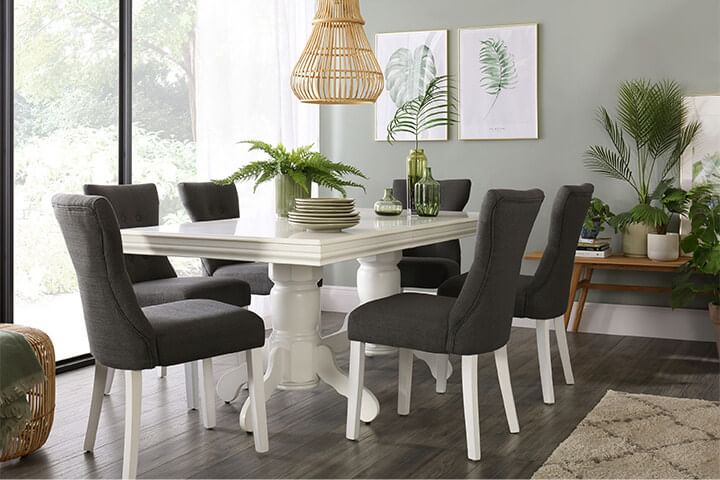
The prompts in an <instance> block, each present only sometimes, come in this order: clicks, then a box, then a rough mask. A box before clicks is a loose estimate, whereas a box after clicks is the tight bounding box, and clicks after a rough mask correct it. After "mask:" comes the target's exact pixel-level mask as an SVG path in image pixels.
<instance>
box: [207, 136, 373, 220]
mask: <svg viewBox="0 0 720 480" xmlns="http://www.w3.org/2000/svg"><path fill="white" fill-rule="evenodd" d="M240 143H248V144H250V145H251V147H250V151H253V150H260V151H262V152H265V153H266V154H267V156H268V157H270V158H269V159H265V160H257V161H254V162H250V163H248V164H247V165H245V166H243V167H241V168H239V169H238V170H237V171H236V172H235V173H233V174H232V175H230V176H228V177H226V178H224V179H222V180H216V182H217V183H221V184H230V183H234V182H240V181H246V180H254V181H255V186H254V187H253V191H255V190H256V189H257V187H258V186H259V185H260V184H262V183H264V182H267V181H270V180H272V179H275V212H276V213H277V215H278V216H280V217H287V214H288V212H289V211H290V210H292V209H293V208H294V207H295V199H296V198H309V197H310V185H311V183H312V182H315V183H317V184H318V185H319V186H321V187H325V188H328V189H330V190H335V191H337V192H340V194H342V196H343V197H345V196H347V191H346V188H347V187H356V188H362V189H363V191H364V190H365V187H364V186H363V185H362V184H359V183H356V182H353V181H351V180H347V179H346V178H345V177H346V176H347V175H355V176H357V177H360V178H364V179H367V177H366V176H365V175H364V174H363V173H362V172H361V171H360V170H359V169H357V168H355V167H353V166H352V165H348V164H346V163H339V162H333V161H330V160H328V159H327V158H326V157H325V156H324V155H323V154H321V153H319V152H314V151H312V147H313V146H312V145H306V146H304V147H298V148H296V149H294V150H290V151H288V150H287V149H286V148H285V146H283V145H282V144H278V145H277V146H272V145H270V144H268V143H265V142H261V141H258V140H249V141H245V142H240Z"/></svg>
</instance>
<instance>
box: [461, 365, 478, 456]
mask: <svg viewBox="0 0 720 480" xmlns="http://www.w3.org/2000/svg"><path fill="white" fill-rule="evenodd" d="M462 390H463V410H464V411H465V437H466V438H467V451H468V458H469V459H470V460H475V461H477V460H480V412H479V411H478V356H477V355H463V357H462Z"/></svg>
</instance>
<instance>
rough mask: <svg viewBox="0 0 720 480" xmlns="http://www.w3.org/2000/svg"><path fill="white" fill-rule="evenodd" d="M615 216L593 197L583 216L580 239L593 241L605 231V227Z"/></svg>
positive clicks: (603, 203)
mask: <svg viewBox="0 0 720 480" xmlns="http://www.w3.org/2000/svg"><path fill="white" fill-rule="evenodd" d="M614 216H615V214H614V213H613V212H612V211H611V210H610V206H609V205H608V204H607V203H605V202H603V201H602V200H601V199H599V198H597V197H594V198H593V199H592V200H591V202H590V207H589V208H588V211H587V213H586V214H585V221H584V222H583V227H582V231H581V232H580V237H582V238H585V239H588V240H594V239H596V238H597V236H598V235H599V234H600V233H601V232H603V231H604V230H605V225H606V224H607V223H608V221H609V220H610V219H611V218H612V217H614Z"/></svg>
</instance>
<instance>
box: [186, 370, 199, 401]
mask: <svg viewBox="0 0 720 480" xmlns="http://www.w3.org/2000/svg"><path fill="white" fill-rule="evenodd" d="M184 366H185V398H186V400H187V408H188V410H197V409H198V407H199V406H200V400H199V388H198V363H197V362H188V363H186V364H185V365H184Z"/></svg>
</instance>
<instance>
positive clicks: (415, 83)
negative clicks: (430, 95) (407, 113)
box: [385, 45, 437, 108]
mask: <svg viewBox="0 0 720 480" xmlns="http://www.w3.org/2000/svg"><path fill="white" fill-rule="evenodd" d="M436 76H437V68H436V67H435V57H434V56H433V53H432V50H430V47H428V46H427V45H420V46H419V47H417V48H416V49H415V51H414V52H411V51H410V50H409V49H407V48H398V49H397V50H395V52H394V53H393V54H392V55H391V56H390V59H389V60H388V62H387V65H386V66H385V84H386V88H387V91H388V92H389V93H390V98H391V99H392V101H393V103H394V104H395V106H396V107H398V108H400V107H402V106H403V105H405V104H406V103H407V102H409V101H410V100H413V99H415V98H417V97H419V96H420V95H422V94H423V93H424V92H425V89H426V88H427V86H428V85H429V84H430V82H432V81H433V80H435V77H436Z"/></svg>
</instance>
